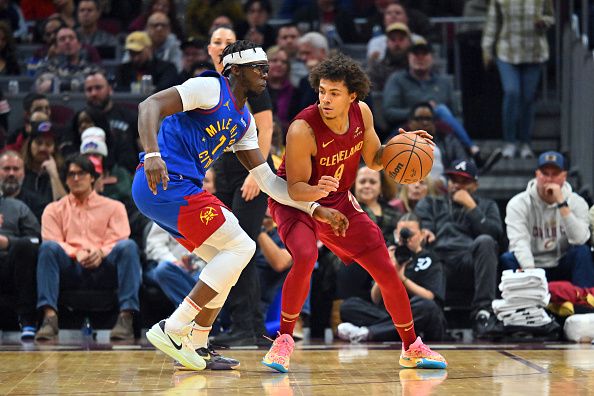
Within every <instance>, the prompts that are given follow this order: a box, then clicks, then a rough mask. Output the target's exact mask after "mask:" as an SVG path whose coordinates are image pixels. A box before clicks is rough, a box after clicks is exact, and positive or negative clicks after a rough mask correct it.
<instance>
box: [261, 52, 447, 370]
mask: <svg viewBox="0 0 594 396" xmlns="http://www.w3.org/2000/svg"><path fill="white" fill-rule="evenodd" d="M309 81H310V83H311V85H312V87H313V88H314V89H315V90H316V91H318V103H316V104H313V105H311V106H309V107H307V108H305V109H304V110H302V111H301V113H299V114H298V115H297V116H296V117H295V120H294V121H293V123H292V124H291V126H290V127H289V131H288V133H287V145H286V153H285V158H284V160H283V163H282V164H281V166H280V167H279V170H278V175H279V176H280V177H283V178H286V179H287V188H288V191H289V195H290V196H291V198H292V199H295V200H299V201H317V202H319V203H320V204H321V205H324V206H327V207H330V208H334V209H336V210H338V211H340V212H341V213H343V214H344V215H345V216H347V217H348V220H349V228H348V230H347V231H346V235H344V236H336V235H335V234H334V232H333V231H332V229H331V228H330V227H328V226H327V225H325V224H322V223H320V222H317V221H315V220H313V219H311V218H308V217H307V216H302V214H301V213H300V212H299V211H296V210H294V209H292V208H290V207H288V206H285V205H282V204H280V203H277V202H275V201H273V200H270V201H269V206H270V210H271V212H272V216H273V218H274V220H275V222H276V223H277V224H278V231H279V234H280V235H281V238H282V239H283V241H284V243H285V245H286V247H287V249H288V250H289V251H290V252H291V255H292V257H293V261H294V264H293V266H292V268H291V271H290V272H289V274H288V275H287V278H286V280H285V283H284V286H283V294H282V304H281V307H282V312H281V328H280V333H281V335H280V336H279V337H277V338H276V340H275V341H274V344H273V345H272V347H271V349H270V351H269V352H268V353H267V354H266V356H265V357H264V360H263V361H262V363H263V364H265V365H266V366H268V367H271V368H274V369H276V370H278V371H281V372H287V371H288V366H289V358H290V355H291V353H292V351H293V347H294V342H293V339H292V337H291V334H292V333H293V329H294V327H295V321H296V320H297V317H298V316H299V313H300V311H301V307H302V306H303V303H304V301H305V298H306V296H307V293H308V291H309V285H310V277H311V273H312V271H313V268H314V264H315V262H316V260H317V247H316V241H317V240H318V239H320V240H321V241H322V242H323V243H324V245H326V246H327V247H328V248H329V249H330V250H331V251H332V252H334V253H335V254H336V255H337V256H338V257H339V258H340V259H341V260H342V261H344V262H345V263H350V262H352V261H356V262H357V263H359V264H360V265H361V266H362V267H363V268H365V269H366V270H367V271H368V272H369V273H370V275H371V276H372V277H373V278H374V280H375V281H376V283H377V284H378V286H379V288H380V290H381V294H382V297H383V300H384V303H385V306H386V309H387V310H388V312H389V313H390V316H391V317H392V320H393V322H394V325H395V326H396V329H397V331H398V333H399V335H400V338H401V339H402V344H403V345H402V354H401V356H400V364H401V365H402V366H404V367H416V368H445V367H446V366H447V363H446V361H445V359H444V358H443V357H442V356H441V355H440V354H438V353H436V352H433V351H431V350H430V349H429V348H428V347H427V346H425V345H424V344H423V342H422V341H421V339H420V338H417V337H416V334H415V331H414V325H413V319H412V314H411V309H410V303H409V301H408V295H407V293H406V289H405V288H404V286H403V284H402V282H401V281H400V279H399V277H398V274H397V273H396V269H395V268H394V265H393V264H392V262H391V261H390V257H389V254H388V250H387V248H386V243H385V241H384V238H383V234H382V232H381V230H380V229H379V227H378V226H377V225H376V224H375V223H374V222H373V221H371V219H370V218H369V217H368V216H367V215H366V214H365V212H364V211H363V210H362V209H361V207H360V206H359V204H358V203H357V200H356V199H355V197H354V196H353V195H352V194H351V193H350V191H349V189H350V188H351V186H352V185H353V183H354V181H355V178H356V174H357V169H358V167H359V162H360V159H361V157H363V159H364V161H365V164H366V165H367V166H368V167H369V168H371V169H374V170H380V169H382V168H383V166H382V164H381V154H382V152H383V147H382V146H381V143H380V140H379V138H378V136H377V134H376V132H375V129H374V127H373V116H372V114H371V110H370V109H369V107H368V106H367V104H365V103H363V102H360V101H359V99H363V98H364V97H365V96H366V95H367V94H368V93H369V85H370V83H369V78H368V77H367V76H366V74H365V72H364V71H363V70H362V69H361V67H360V66H359V65H358V64H357V63H356V62H355V61H353V60H352V59H350V58H348V57H346V56H344V55H337V56H333V57H331V58H328V59H326V60H324V61H322V62H321V63H320V64H318V65H317V66H316V67H315V68H314V69H313V70H312V72H311V74H310V77H309ZM402 132H404V131H403V130H401V133H402ZM413 133H415V134H417V135H419V136H421V137H423V138H428V139H430V138H431V135H429V134H428V133H427V132H425V131H416V132H413Z"/></svg>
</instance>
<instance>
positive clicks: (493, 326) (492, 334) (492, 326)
mask: <svg viewBox="0 0 594 396" xmlns="http://www.w3.org/2000/svg"><path fill="white" fill-rule="evenodd" d="M472 333H473V335H474V337H475V338H478V339H483V340H484V339H491V340H492V339H496V338H501V337H503V335H504V334H503V329H502V323H501V322H499V321H498V320H497V317H496V316H495V315H494V314H490V315H487V314H483V313H479V314H478V315H477V317H476V319H475V320H474V325H473V328H472Z"/></svg>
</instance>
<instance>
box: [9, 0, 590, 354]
mask: <svg viewBox="0 0 594 396" xmlns="http://www.w3.org/2000/svg"><path fill="white" fill-rule="evenodd" d="M435 3H436V2H429V1H405V0H381V1H380V0H377V1H373V2H372V1H357V0H317V1H313V0H310V1H291V0H284V1H276V2H270V1H269V0H247V1H239V0H218V1H211V0H150V1H144V2H143V1H141V0H129V1H115V0H111V1H109V0H105V1H103V0H35V1H33V0H21V1H14V0H6V1H2V2H0V81H4V82H8V81H9V80H10V79H11V78H14V77H16V76H20V77H23V78H29V79H30V81H31V84H30V87H31V91H30V92H27V94H26V95H25V96H24V99H23V100H22V103H18V106H21V107H22V108H23V119H22V120H18V122H19V123H21V122H22V124H21V125H9V124H8V121H7V120H8V118H7V114H9V111H10V107H9V104H8V102H7V101H6V100H5V99H4V98H0V136H1V139H0V145H1V146H2V147H0V148H1V149H2V152H1V153H0V187H1V191H2V197H1V198H0V274H1V276H0V281H1V282H0V294H3V295H12V296H13V300H12V301H13V304H12V309H13V310H14V311H15V312H16V314H17V315H18V319H19V324H20V326H21V330H22V338H23V339H32V338H35V339H37V340H40V341H41V340H52V339H56V337H57V336H58V333H59V322H58V314H59V313H60V312H59V308H60V304H59V301H60V298H59V296H60V294H61V292H62V291H64V290H69V289H85V288H86V289H99V290H103V289H112V290H117V296H118V302H119V304H118V306H117V307H115V309H117V310H118V311H119V314H118V316H117V320H116V321H115V325H114V326H113V329H112V332H111V338H112V339H113V340H125V341H129V340H132V339H133V338H134V332H133V323H132V322H133V318H134V317H135V315H136V313H137V312H138V311H139V310H140V305H141V302H142V301H141V300H140V298H139V295H140V290H141V289H142V287H141V285H142V283H143V282H144V283H146V285H148V286H152V287H159V288H160V289H161V290H162V291H163V293H164V295H165V296H166V299H167V300H169V301H171V303H173V304H178V303H179V302H180V301H181V299H182V298H183V296H184V295H185V294H186V292H187V291H189V290H190V289H191V287H192V286H193V283H194V282H195V281H196V279H197V275H198V274H199V272H200V270H201V269H202V268H203V266H204V265H205V263H204V261H202V259H201V258H200V257H197V256H195V255H194V254H192V253H191V252H187V251H184V249H183V248H182V247H181V246H180V245H179V244H177V242H176V241H175V240H174V239H173V238H171V237H170V236H169V235H168V234H167V233H166V232H165V231H164V230H162V229H160V228H159V227H157V226H156V225H154V224H152V223H150V222H149V221H148V220H147V219H146V218H144V217H143V216H142V215H141V214H140V213H139V211H138V210H137V208H136V206H135V204H134V202H133V201H132V199H131V196H130V186H131V183H132V178H133V175H134V172H135V171H136V167H137V162H138V154H139V152H141V151H142V147H141V146H140V143H139V139H138V130H137V110H136V104H137V103H135V102H130V101H129V99H128V102H124V103H120V102H118V95H120V94H121V93H126V94H131V95H133V96H132V97H137V98H138V101H140V99H141V98H142V97H144V96H146V95H148V94H150V93H152V92H156V91H159V90H163V89H166V88H169V87H172V86H174V85H177V84H180V83H182V82H183V81H185V80H187V79H188V78H192V77H195V76H197V75H199V74H200V73H202V72H203V71H206V70H211V71H216V72H221V69H222V65H221V64H220V59H219V55H220V53H221V51H222V50H223V48H224V47H225V46H226V45H227V44H229V43H232V42H234V41H236V40H238V39H246V40H250V41H253V42H255V43H257V44H259V45H261V46H262V47H263V48H264V49H265V50H266V51H267V55H268V60H269V65H270V70H269V72H268V91H267V93H266V94H265V95H263V96H262V97H259V98H251V99H250V103H249V104H250V107H251V110H252V112H253V113H254V115H255V119H256V124H257V126H258V129H259V133H260V136H259V140H261V141H263V142H264V143H263V144H262V143H261V144H260V146H261V147H263V148H264V149H265V151H268V148H269V147H270V162H271V163H273V162H274V163H275V164H277V165H278V163H279V158H281V157H282V154H283V145H284V140H285V135H286V130H287V127H288V124H289V123H290V121H291V119H292V118H293V117H294V116H295V115H296V114H297V113H298V112H299V111H300V110H301V109H303V108H305V107H307V106H309V105H311V104H314V103H315V102H316V100H317V93H316V92H315V91H314V90H313V89H312V88H311V86H310V84H309V81H308V76H309V71H310V70H311V69H312V68H313V67H315V66H316V65H317V64H318V63H319V62H320V61H322V60H323V59H325V58H327V57H328V56H329V55H330V54H331V53H332V52H333V51H342V50H343V49H345V48H346V47H348V46H351V48H352V46H358V47H359V48H361V49H363V51H362V52H361V54H362V56H361V57H360V58H359V59H357V60H359V61H360V62H361V63H362V64H363V65H364V66H365V67H366V70H367V72H368V74H369V77H370V79H371V81H372V83H373V86H372V89H373V95H372V96H371V97H372V98H373V100H369V104H370V106H371V107H372V109H373V110H374V112H377V113H380V112H381V114H382V115H383V119H384V120H385V122H384V124H383V125H381V124H380V123H378V126H377V132H378V135H379V136H380V139H381V140H382V141H383V142H386V141H388V140H389V139H390V138H391V137H392V136H394V134H395V133H397V131H398V127H405V128H408V129H411V130H414V129H424V130H426V131H428V132H429V133H431V134H432V135H433V136H434V141H435V143H436V147H435V163H434V167H433V170H432V172H431V175H430V176H429V177H428V178H426V179H425V180H423V181H421V182H419V183H416V184H411V185H403V186H399V185H396V184H395V183H393V182H392V181H390V180H389V179H388V178H387V177H386V176H385V175H384V174H383V173H382V172H379V173H378V172H376V171H373V170H370V169H368V168H365V167H362V168H361V169H360V170H359V173H358V175H357V181H356V184H355V186H354V188H353V194H354V195H355V197H356V199H357V200H358V202H359V204H360V205H361V208H362V210H364V211H365V212H366V213H367V214H368V215H369V216H370V217H371V218H372V219H373V221H374V222H375V223H377V224H378V225H379V227H380V228H381V230H382V232H383V234H384V237H385V240H386V243H387V245H388V247H389V250H390V252H391V254H392V261H393V263H394V265H395V266H396V267H397V269H398V275H399V278H400V281H402V282H403V283H404V285H405V287H406V289H407V291H408V293H409V295H410V297H411V306H412V311H413V316H414V319H415V322H416V326H417V331H418V332H419V333H421V334H423V335H424V337H425V339H427V340H430V341H439V340H444V339H446V338H447V329H448V324H447V321H446V316H445V314H444V307H445V306H446V305H447V304H448V294H447V293H448V291H450V290H454V289H457V288H460V289H463V290H465V291H466V293H467V301H470V304H468V307H469V314H470V316H469V318H470V321H471V323H472V326H473V330H474V334H475V336H476V337H479V338H485V337H490V336H492V335H493V334H495V333H496V329H497V319H496V316H495V315H494V314H493V309H492V307H491V303H492V301H493V300H494V299H495V298H497V293H498V290H497V280H498V278H499V275H500V272H501V270H502V269H527V268H533V267H537V268H545V269H546V274H547V277H548V278H549V279H550V280H559V281H569V282H571V283H572V284H573V285H575V286H579V287H583V288H588V287H593V286H594V264H593V263H592V256H591V253H590V244H591V241H590V239H591V235H593V234H592V233H591V231H590V230H591V227H592V223H593V222H594V220H593V219H594V207H593V208H592V209H590V211H589V213H588V206H587V204H586V202H585V200H584V199H583V198H581V197H580V196H579V195H577V194H576V193H575V192H573V191H572V187H571V185H570V184H569V183H568V181H567V169H568V167H567V162H568V160H569V159H568V158H565V157H564V156H563V155H562V154H560V153H558V152H555V151H549V152H546V153H543V154H542V155H540V157H539V158H538V162H537V163H536V165H535V178H534V179H533V180H531V181H530V182H529V184H528V186H527V188H526V191H525V192H522V193H520V194H518V195H517V196H515V197H513V198H512V197H509V198H511V200H510V201H509V204H508V206H507V210H506V213H505V216H502V214H501V213H500V212H499V209H498V205H497V204H496V202H495V201H494V200H492V199H489V198H488V197H485V196H482V195H481V194H480V188H479V180H480V177H479V176H480V175H481V174H483V173H485V172H487V171H488V169H489V168H490V167H491V166H492V165H493V163H494V162H495V161H496V160H497V158H498V156H501V155H503V156H504V157H506V158H511V157H514V156H516V154H519V156H520V157H521V158H524V159H530V158H533V157H535V154H534V152H533V150H532V147H531V145H530V136H531V128H532V124H533V122H532V120H533V116H532V114H533V105H534V101H535V96H536V90H537V86H538V79H539V77H540V73H541V68H542V64H543V62H544V61H546V59H548V47H547V42H546V36H545V34H546V30H547V29H548V28H549V27H550V26H551V25H553V24H554V23H555V21H554V18H553V17H552V15H553V13H552V6H551V2H550V1H548V0H547V1H544V2H543V1H522V2H517V3H518V4H515V2H509V1H499V0H491V1H486V0H485V1H473V2H471V1H462V0H459V1H455V0H451V1H443V2H438V3H440V5H439V7H437V6H435ZM465 3H466V4H467V5H468V4H469V3H473V6H475V7H474V8H473V9H475V8H476V9H479V10H482V12H484V15H485V16H486V17H487V23H486V25H485V34H484V38H483V43H482V49H483V60H484V63H485V65H486V66H489V65H491V64H493V63H494V64H496V65H497V68H498V70H499V73H500V75H501V80H502V85H503V88H504V92H505V96H504V101H503V106H504V112H503V113H504V114H503V124H504V128H503V134H502V136H503V141H504V146H503V147H502V149H503V153H501V150H499V151H497V150H495V152H494V153H495V154H497V155H491V156H490V157H489V158H486V155H485V153H484V152H483V151H484V150H481V147H479V145H478V144H477V143H476V142H475V140H474V139H477V138H478V139H480V138H481V136H480V133H479V132H478V131H470V130H467V129H466V128H465V125H464V123H463V121H462V118H461V114H462V109H461V104H460V101H459V99H458V98H457V92H456V91H455V89H454V84H453V79H452V76H450V75H447V74H445V73H444V72H443V70H442V68H441V67H440V65H441V64H443V63H444V59H440V58H439V57H440V56H441V55H443V54H441V53H440V52H438V51H436V46H435V45H434V44H432V42H431V41H433V40H434V39H435V38H436V37H439V36H438V35H439V33H438V32H437V30H436V29H435V27H434V26H432V25H431V24H430V23H429V17H434V16H443V15H461V14H462V9H463V8H464V4H465ZM474 3H477V4H474ZM478 3H480V4H478ZM520 3H521V4H522V5H520ZM506 7H512V8H513V7H524V8H525V9H526V10H527V11H526V12H525V13H522V15H523V18H524V19H522V20H515V19H513V18H512V17H511V15H515V13H514V12H511V11H510V10H509V9H508V8H506ZM538 7H542V9H540V8H538ZM467 8H468V9H469V7H467ZM512 11H513V10H512ZM501 15H503V16H505V18H503V19H502V18H498V16H501ZM537 16H538V17H537ZM517 29H520V30H521V32H522V33H521V34H520V33H519V31H517ZM496 33H498V34H496ZM25 47H26V48H29V51H21V50H20V49H22V48H25ZM31 48H33V50H31ZM528 49H531V51H532V52H531V53H532V54H533V56H529V55H530V54H529V52H530V51H528ZM23 54H26V55H23ZM520 54H524V56H520ZM535 54H536V55H535ZM0 86H2V87H5V86H6V84H5V85H1V82H0ZM3 89H4V88H3ZM63 93H80V95H82V96H84V98H85V106H84V108H82V109H67V110H68V111H66V112H65V111H64V109H61V108H60V106H59V103H55V102H54V101H55V98H56V96H55V95H56V94H63ZM6 95H7V97H8V99H9V100H10V99H12V100H13V101H12V102H10V103H11V104H12V105H13V108H14V106H15V105H17V104H16V103H14V98H16V97H17V96H16V95H15V93H14V92H11V93H8V94H7V93H6V92H5V96H6ZM11 95H12V96H11ZM134 95H136V96H134ZM365 100H368V99H365ZM271 135H272V144H271V143H270V142H268V143H265V141H266V139H270V136H271ZM265 154H268V153H265ZM225 156H226V158H224V160H221V164H222V165H220V166H218V167H215V168H214V169H213V170H212V171H209V172H208V173H207V178H206V179H205V189H210V190H209V191H212V192H214V193H215V194H217V196H219V197H220V198H221V199H222V200H223V201H224V202H225V203H226V204H228V205H229V207H232V208H233V211H234V213H236V215H237V216H238V218H239V220H240V223H241V224H242V227H244V228H246V231H247V229H248V228H249V234H250V236H251V237H252V238H253V239H254V240H256V241H257V243H258V246H259V250H258V252H257V253H256V255H255V257H254V259H253V260H252V263H250V265H249V266H248V267H247V268H246V271H244V272H245V275H242V277H243V278H241V279H240V281H239V282H238V285H237V286H236V287H235V288H234V289H235V290H234V291H232V292H231V295H230V297H229V303H228V305H227V306H226V309H225V310H224V311H223V312H225V311H226V315H222V316H223V318H225V317H226V318H227V319H223V321H222V322H221V323H222V324H221V326H222V327H224V328H227V329H229V328H230V329H231V332H230V333H231V336H228V337H227V338H225V336H224V334H223V336H218V341H220V342H221V343H227V344H229V345H238V344H246V343H253V342H257V340H256V338H257V337H258V336H259V334H258V333H260V332H263V331H265V330H264V329H265V328H264V318H265V315H266V311H267V310H269V309H272V308H273V306H274V303H273V302H274V299H275V295H276V294H277V293H278V292H279V291H280V288H281V285H282V282H283V280H284V277H285V276H286V274H287V272H288V271H289V269H290V267H291V264H292V261H291V256H290V254H289V252H288V251H287V249H286V248H285V246H284V245H283V243H282V241H281V240H280V238H279V236H278V233H277V232H276V229H275V225H274V223H273V222H272V220H271V218H270V217H269V216H268V215H267V214H265V211H266V208H265V206H266V205H265V203H266V199H265V198H266V197H264V196H263V195H264V194H263V193H261V192H260V191H259V189H257V187H254V186H255V184H254V183H253V181H251V180H250V178H249V176H247V172H243V171H241V172H240V170H241V169H242V168H241V166H240V164H239V163H238V162H237V161H236V160H233V159H231V158H230V157H231V156H233V155H232V154H225ZM533 161H535V162H536V160H535V159H533ZM242 211H244V212H245V213H243V214H242V213H241V212H242ZM503 218H505V220H504V221H503V220H502V219H503ZM506 235H507V237H508V238H509V250H507V245H508V244H507V240H506ZM592 238H593V239H594V237H592ZM345 243H348V241H346V242H345ZM319 249H320V255H319V260H318V263H316V271H315V272H316V273H318V276H315V275H314V277H313V284H312V291H311V296H310V297H311V306H306V307H304V309H303V311H302V320H303V325H304V326H312V327H314V326H315V323H313V322H312V321H314V320H319V321H321V322H323V323H324V325H323V326H327V327H330V326H331V327H334V330H335V331H337V335H338V336H339V337H341V338H343V339H345V340H349V341H351V342H359V341H363V340H368V341H374V340H393V339H397V333H396V331H395V329H394V327H393V325H392V323H391V321H390V318H389V315H388V314H387V311H386V310H385V308H384V307H383V305H382V299H381V294H380V293H379V290H378V287H377V286H376V285H375V284H374V283H373V281H372V279H371V278H370V277H369V276H368V275H366V274H365V272H364V271H362V270H361V268H360V267H359V266H358V264H356V263H346V264H348V266H342V265H341V264H340V262H339V260H338V259H337V258H336V257H333V256H332V255H331V254H326V253H327V252H326V250H325V248H324V246H321V245H320V246H319ZM17 258H18V260H17ZM242 279H243V280H242ZM395 281H396V280H395ZM320 299H321V300H324V301H323V303H320V302H319V301H320ZM309 301H310V300H309V299H308V302H309ZM319 307H323V308H319ZM593 308H594V307H593ZM149 309H150V307H149ZM316 309H317V312H316ZM320 310H321V311H323V313H322V314H320ZM320 317H322V319H320ZM246 318H247V319H246ZM341 322H342V323H341ZM339 323H340V324H339ZM240 325H244V326H247V327H246V328H240Z"/></svg>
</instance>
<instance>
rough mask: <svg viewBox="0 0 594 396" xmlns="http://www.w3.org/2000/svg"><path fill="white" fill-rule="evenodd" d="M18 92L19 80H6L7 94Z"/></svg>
mask: <svg viewBox="0 0 594 396" xmlns="http://www.w3.org/2000/svg"><path fill="white" fill-rule="evenodd" d="M18 93H19V81H18V80H10V81H9V82H8V94H9V95H16V94H18Z"/></svg>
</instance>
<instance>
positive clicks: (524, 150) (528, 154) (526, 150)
mask: <svg viewBox="0 0 594 396" xmlns="http://www.w3.org/2000/svg"><path fill="white" fill-rule="evenodd" d="M520 157H522V158H523V159H529V158H534V152H533V151H532V149H531V148H530V146H529V145H528V144H526V143H524V144H522V147H521V148H520Z"/></svg>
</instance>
